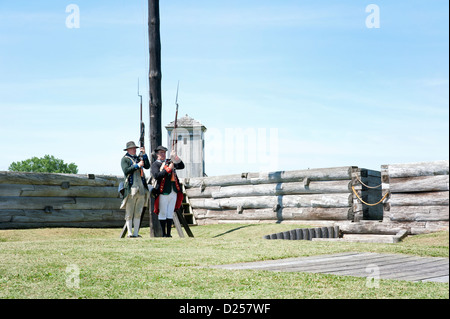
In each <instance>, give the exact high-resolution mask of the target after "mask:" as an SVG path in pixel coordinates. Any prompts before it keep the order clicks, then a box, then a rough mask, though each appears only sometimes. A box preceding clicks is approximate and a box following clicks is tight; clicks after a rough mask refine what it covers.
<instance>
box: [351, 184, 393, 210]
mask: <svg viewBox="0 0 450 319" xmlns="http://www.w3.org/2000/svg"><path fill="white" fill-rule="evenodd" d="M352 190H353V193H355V195H356V197H358V199H359V200H360V201H361V202H362V203H363V204H365V205H367V206H377V205H378V204H380V203H382V202H383V201H384V200H385V199H386V197H387V195H388V194H389V191H387V192H386V194H384V196H383V198H382V199H381V200H380V201H379V202H378V203H375V204H369V203H366V202H365V201H363V200H362V199H361V197H359V195H358V193H357V192H356V189H355V187H354V186H352Z"/></svg>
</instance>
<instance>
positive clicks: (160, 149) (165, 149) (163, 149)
mask: <svg viewBox="0 0 450 319" xmlns="http://www.w3.org/2000/svg"><path fill="white" fill-rule="evenodd" d="M158 151H166V152H167V148H165V147H164V146H161V145H160V146H158V147H157V148H156V149H155V153H157V152H158Z"/></svg>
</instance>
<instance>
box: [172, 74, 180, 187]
mask: <svg viewBox="0 0 450 319" xmlns="http://www.w3.org/2000/svg"><path fill="white" fill-rule="evenodd" d="M179 88H180V81H178V85H177V96H176V98H175V105H176V110H175V122H174V123H175V124H174V127H173V131H172V150H175V152H176V147H177V142H178V136H177V134H176V130H177V127H178V125H177V121H178V89H179ZM171 180H172V181H175V174H172V178H171Z"/></svg>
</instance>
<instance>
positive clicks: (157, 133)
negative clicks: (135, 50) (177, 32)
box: [148, 0, 162, 150]
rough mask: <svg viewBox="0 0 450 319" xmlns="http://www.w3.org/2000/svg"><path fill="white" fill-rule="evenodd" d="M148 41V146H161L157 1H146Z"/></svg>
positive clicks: (159, 37)
mask: <svg viewBox="0 0 450 319" xmlns="http://www.w3.org/2000/svg"><path fill="white" fill-rule="evenodd" d="M148 39H149V47H150V70H149V84H150V134H149V135H150V146H151V150H154V149H155V148H156V147H158V146H159V145H162V125H161V108H162V98H161V79H162V73H161V35H160V19H159V0H148Z"/></svg>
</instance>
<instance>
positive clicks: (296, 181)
mask: <svg viewBox="0 0 450 319" xmlns="http://www.w3.org/2000/svg"><path fill="white" fill-rule="evenodd" d="M355 169H357V168H355V167H352V166H345V167H336V168H324V169H308V170H297V171H280V172H271V173H243V174H235V175H227V176H215V177H202V178H190V179H185V180H184V181H183V183H184V184H185V187H186V193H187V195H188V197H189V202H190V204H191V206H192V208H193V211H194V215H195V218H196V220H197V222H198V223H199V224H202V223H207V222H219V221H238V222H242V221H247V222H259V221H264V220H266V221H284V220H293V221H295V220H301V221H320V220H322V221H324V220H326V221H349V220H353V195H352V189H351V187H352V184H353V180H352V172H353V171H354V170H355Z"/></svg>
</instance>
